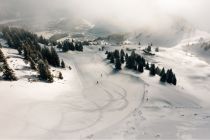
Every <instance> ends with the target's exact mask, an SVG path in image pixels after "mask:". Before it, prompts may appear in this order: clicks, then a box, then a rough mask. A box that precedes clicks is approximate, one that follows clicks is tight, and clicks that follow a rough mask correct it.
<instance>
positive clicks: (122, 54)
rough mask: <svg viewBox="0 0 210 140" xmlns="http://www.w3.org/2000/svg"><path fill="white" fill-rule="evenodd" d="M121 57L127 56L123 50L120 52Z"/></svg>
mask: <svg viewBox="0 0 210 140" xmlns="http://www.w3.org/2000/svg"><path fill="white" fill-rule="evenodd" d="M120 56H123V57H124V56H125V52H124V50H123V49H121V50H120Z"/></svg>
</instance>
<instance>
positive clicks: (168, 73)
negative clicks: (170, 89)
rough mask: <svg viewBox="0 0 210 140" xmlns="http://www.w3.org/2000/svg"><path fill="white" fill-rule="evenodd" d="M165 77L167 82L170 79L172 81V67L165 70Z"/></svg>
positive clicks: (169, 81)
mask: <svg viewBox="0 0 210 140" xmlns="http://www.w3.org/2000/svg"><path fill="white" fill-rule="evenodd" d="M166 79H167V82H168V83H169V84H171V83H172V81H173V72H172V69H170V70H167V72H166Z"/></svg>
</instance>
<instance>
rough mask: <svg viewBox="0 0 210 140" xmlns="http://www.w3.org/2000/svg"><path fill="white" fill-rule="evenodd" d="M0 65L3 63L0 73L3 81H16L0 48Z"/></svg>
mask: <svg viewBox="0 0 210 140" xmlns="http://www.w3.org/2000/svg"><path fill="white" fill-rule="evenodd" d="M0 63H3V67H2V69H1V71H3V75H2V77H3V79H4V80H8V81H16V80H17V77H16V76H15V74H14V72H13V70H12V69H11V68H10V67H9V65H8V63H7V60H6V58H5V56H4V53H3V52H2V50H1V48H0Z"/></svg>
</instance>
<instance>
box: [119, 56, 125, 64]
mask: <svg viewBox="0 0 210 140" xmlns="http://www.w3.org/2000/svg"><path fill="white" fill-rule="evenodd" d="M120 60H121V63H122V64H124V62H125V60H124V56H123V55H120Z"/></svg>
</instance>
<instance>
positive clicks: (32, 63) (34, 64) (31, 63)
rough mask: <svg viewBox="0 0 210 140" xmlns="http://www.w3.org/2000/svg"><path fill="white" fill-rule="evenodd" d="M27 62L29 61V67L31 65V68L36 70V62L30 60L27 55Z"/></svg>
mask: <svg viewBox="0 0 210 140" xmlns="http://www.w3.org/2000/svg"><path fill="white" fill-rule="evenodd" d="M29 62H30V67H31V69H33V70H37V68H36V63H35V62H34V61H33V60H32V58H31V57H29Z"/></svg>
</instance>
